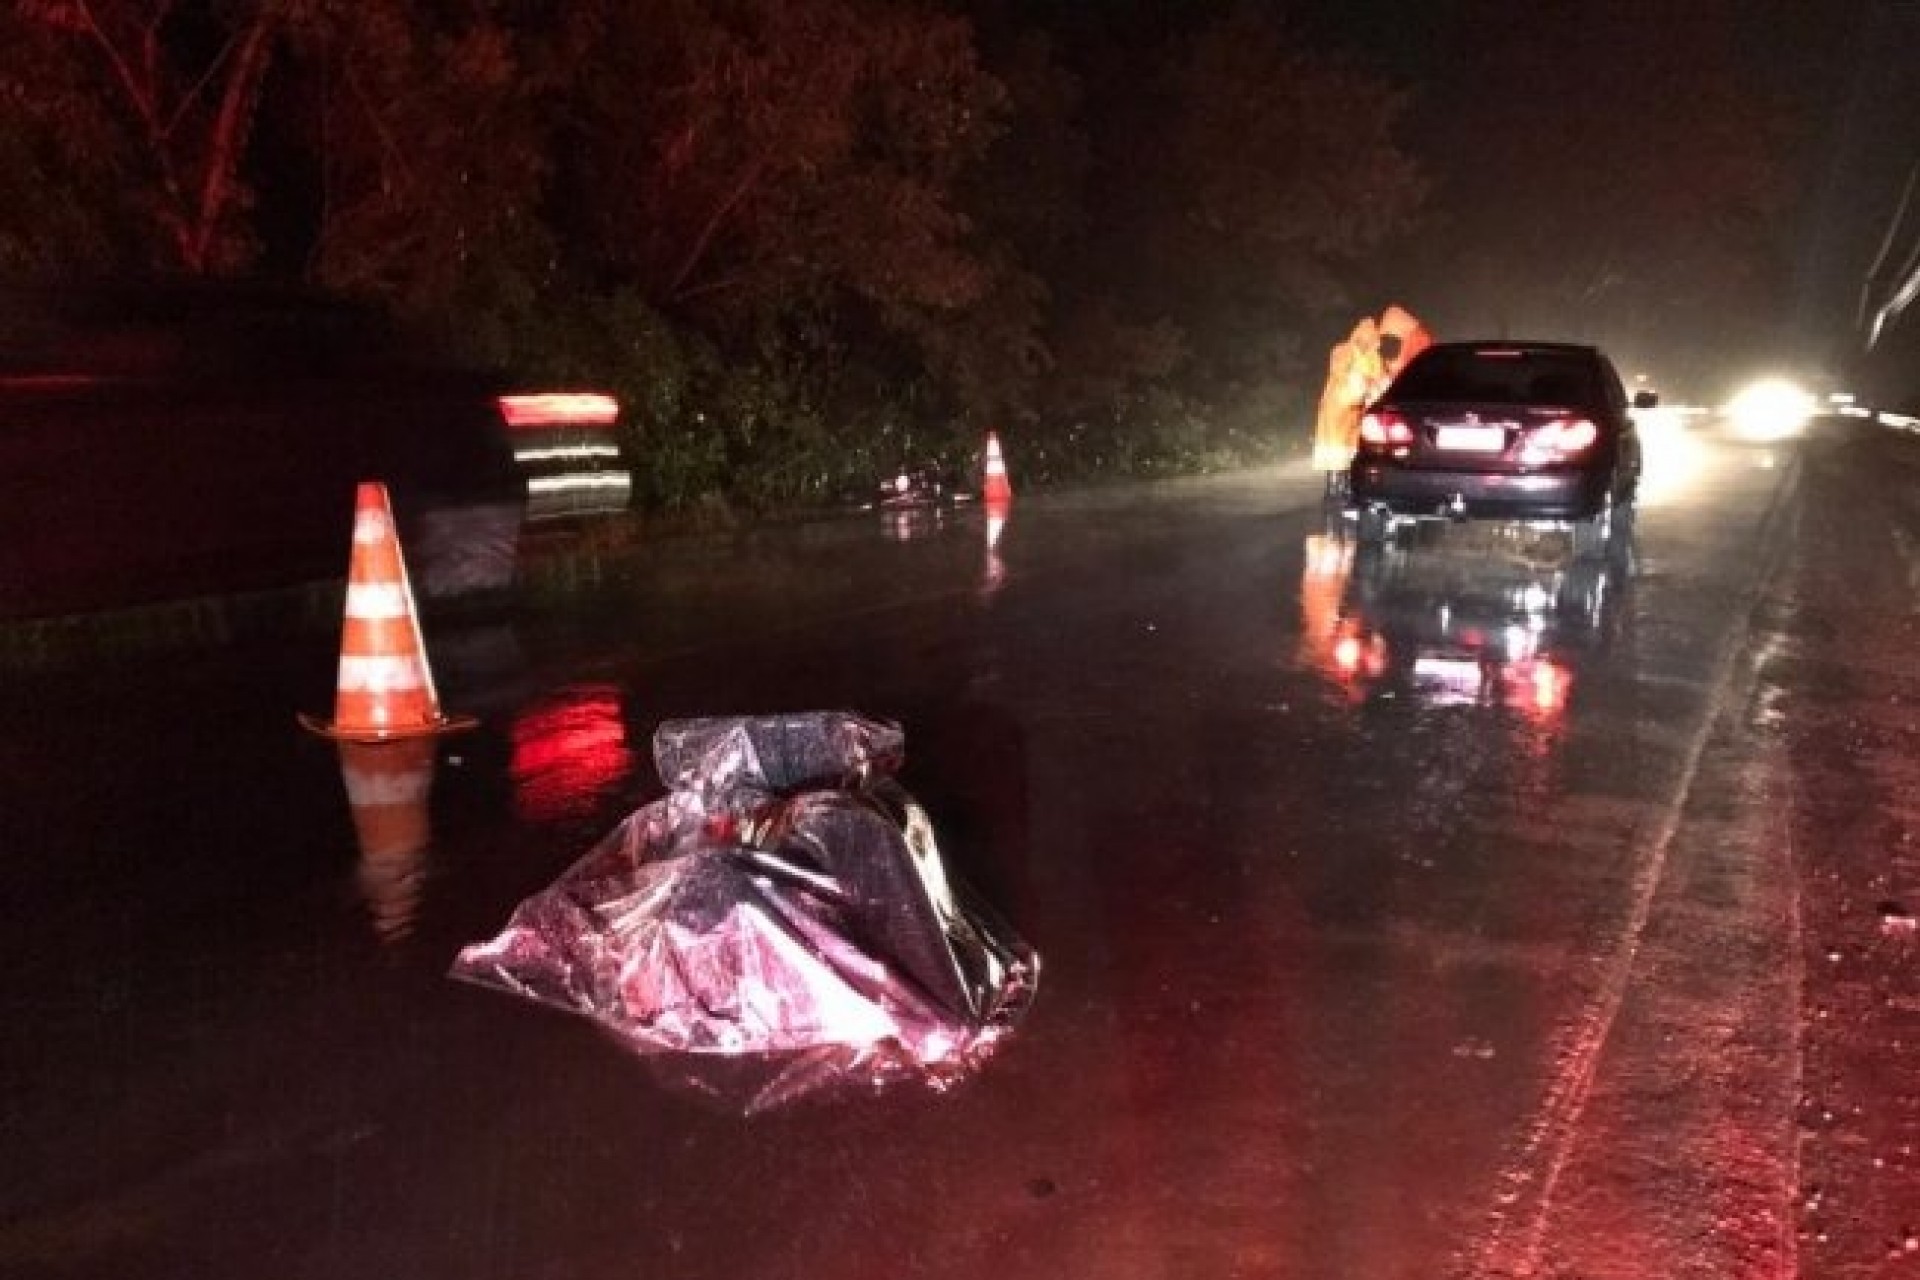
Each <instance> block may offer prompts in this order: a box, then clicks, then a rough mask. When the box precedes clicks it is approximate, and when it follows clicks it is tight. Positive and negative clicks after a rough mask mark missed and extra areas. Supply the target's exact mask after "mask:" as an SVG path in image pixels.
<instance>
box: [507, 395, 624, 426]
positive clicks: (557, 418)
mask: <svg viewBox="0 0 1920 1280" xmlns="http://www.w3.org/2000/svg"><path fill="white" fill-rule="evenodd" d="M499 405H500V416H501V417H503V418H505V419H506V420H507V425H508V426H510V427H604V426H609V425H611V424H612V423H613V421H614V419H616V418H618V417H619V416H620V402H619V401H618V400H615V399H614V398H613V397H612V396H609V395H603V394H602V393H600V392H598V391H547V392H541V393H539V394H537V395H518V396H501V397H500V399H499Z"/></svg>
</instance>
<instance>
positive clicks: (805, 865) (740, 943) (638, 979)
mask: <svg viewBox="0 0 1920 1280" xmlns="http://www.w3.org/2000/svg"><path fill="white" fill-rule="evenodd" d="M903 748H904V735H903V734H902V732H901V730H900V729H899V727H898V726H896V725H892V724H888V723H883V722H880V721H875V720H870V719H866V718H864V717H861V716H858V715H854V714H851V713H846V712H810V713H805V714H799V715H791V716H765V717H743V718H720V719H700V720H681V721H669V722H668V723H666V724H663V725H661V726H660V728H659V730H658V731H657V732H656V733H655V735H654V763H655V765H656V767H657V768H658V769H659V772H660V777H661V780H662V781H663V782H665V783H666V784H667V786H668V787H669V788H670V793H669V794H668V795H667V796H666V798H664V799H661V800H658V801H655V802H653V803H651V804H648V805H646V806H644V807H642V808H641V809H639V810H638V811H637V812H635V813H634V814H632V815H631V816H629V817H628V818H627V819H626V820H625V821H624V822H622V823H621V824H620V825H619V826H618V827H617V828H615V829H614V831H613V832H612V833H611V834H609V835H608V836H607V837H606V838H605V839H604V840H603V841H602V842H601V843H600V844H599V845H598V846H596V847H595V848H594V849H593V850H592V851H591V852H590V853H588V854H587V856H586V857H584V858H583V859H581V860H580V861H579V862H578V863H576V864H575V865H574V866H573V867H572V868H570V869H569V870H568V871H567V872H565V873H564V874H563V875H562V876H561V877H560V878H559V880H557V881H556V882H555V883H554V884H553V885H551V886H549V887H548V888H547V889H545V890H543V891H541V892H540V893H538V894H536V895H534V896H533V897H531V898H529V899H527V900H526V901H525V902H523V903H521V904H520V906H519V907H518V908H517V909H516V910H515V911H514V913H513V916H512V919H511V920H510V922H509V923H508V925H507V928H506V929H505V931H504V932H502V933H501V934H500V935H499V936H498V937H497V938H495V939H493V940H492V941H490V942H486V943H481V944H477V945H474V946H470V947H468V948H466V949H465V950H463V951H462V952H461V953H460V955H459V957H458V958H457V959H456V961H455V963H454V966H453V976H455V977H456V978H461V979H464V980H467V981H471V982H476V983H479V984H482V985H487V986H493V987H497V988H501V989H504V990H507V991H510V992H513V993H515V994H518V995H521V996H524V997H527V998H529V999H532V1000H536V1001H540V1002H543V1003H547V1004H553V1005H558V1006H559V1007H561V1008H565V1009H568V1010H571V1011H573V1012H576V1013H580V1014H584V1015H586V1016H587V1017H589V1018H591V1019H592V1020H594V1021H595V1022H596V1023H597V1024H599V1025H600V1026H601V1027H603V1028H605V1029H606V1030H608V1031H610V1032H612V1033H613V1034H614V1035H615V1037H616V1038H618V1039H619V1040H620V1041H621V1042H623V1043H624V1044H626V1045H627V1046H628V1047H630V1048H632V1049H634V1050H635V1051H637V1052H639V1053H642V1054H645V1055H648V1056H649V1058H650V1060H651V1061H653V1063H654V1065H655V1066H656V1067H658V1068H660V1069H661V1072H662V1074H663V1076H664V1077H665V1078H666V1079H667V1081H668V1082H669V1083H671V1084H676V1085H682V1086H685V1087H687V1088H690V1089H692V1090H694V1091H697V1092H700V1093H704V1094H707V1095H709V1096H718V1097H720V1098H721V1099H722V1100H723V1101H727V1102H733V1103H738V1104H740V1105H741V1107H742V1109H743V1110H745V1111H747V1112H755V1111H760V1110H764V1109H766V1108H768V1107H771V1106H776V1105H779V1104H781V1103H784V1102H787V1101H790V1100H792V1099H794V1098H796V1097H799V1096H801V1095H803V1094H808V1093H812V1092H814V1091H815V1090H816V1089H819V1088H821V1087H823V1086H828V1085H833V1084H837V1083H844V1082H848V1081H856V1082H861V1083H866V1084H872V1085H880V1084H884V1083H886V1082H888V1081H890V1080H892V1079H895V1078H898V1077H903V1076H908V1077H914V1076H917V1077H918V1078H920V1079H922V1080H924V1081H926V1082H927V1083H928V1084H931V1085H933V1086H935V1087H944V1086H945V1085H947V1084H950V1083H952V1082H953V1081H955V1080H957V1079H959V1078H960V1077H962V1076H963V1075H965V1074H967V1073H968V1072H970V1071H971V1070H972V1069H973V1068H974V1067H976V1066H977V1065H978V1064H979V1063H980V1062H981V1061H982V1060H984V1058H985V1056H986V1055H987V1054H988V1053H989V1052H990V1051H991V1050H992V1049H993V1048H994V1046H995V1045H996V1044H997V1043H998V1042H999V1040H1000V1039H1002V1038H1003V1037H1004V1036H1005V1035H1006V1033H1007V1032H1008V1031H1009V1030H1011V1029H1012V1027H1013V1025H1014V1023H1015V1022H1016V1021H1017V1020H1018V1019H1019V1017H1020V1016H1021V1015H1022V1014H1023V1013H1024V1012H1025V1010H1026V1007H1027V1006H1028V1004H1029V1003H1030V1002H1031V1000H1032V997H1033V994H1034V990H1035V985H1036V983H1037V980H1038V976H1039V957H1038V956H1037V955H1036V954H1035V953H1034V952H1033V951H1032V950H1030V949H1029V948H1028V947H1027V946H1026V945H1025V944H1024V943H1023V942H1021V941H1020V940H1019V939H1018V938H1017V937H1015V936H1014V935H1013V934H1012V932H1011V931H1010V930H1008V929H1007V928H1006V927H1005V926H1004V925H1001V924H1000V923H999V922H998V921H996V920H994V919H993V918H992V917H991V915H990V914H989V913H987V912H986V911H985V909H984V908H982V907H980V906H979V905H977V904H975V903H973V902H972V901H970V900H969V899H967V897H966V896H965V895H964V894H963V893H962V892H961V891H960V890H959V889H958V888H957V887H956V886H955V885H954V884H953V883H952V882H951V881H950V880H949V878H948V876H947V872H946V868H945V866H944V863H943V862H942V859H941V856H940V852H939V849H938V847H937V845H936V843H935V840H934V833H933V828H932V825H931V823H930V822H929V821H928V818H927V815H926V813H925V812H924V811H923V810H922V809H921V808H920V807H919V805H918V804H917V803H915V801H914V800H913V798H912V797H911V796H909V795H908V794H907V792H906V791H905V790H904V789H903V788H902V787H901V786H900V785H899V783H898V782H896V781H895V780H894V777H893V775H894V773H895V771H896V770H897V769H898V767H899V765H900V762H901V759H902V756H903Z"/></svg>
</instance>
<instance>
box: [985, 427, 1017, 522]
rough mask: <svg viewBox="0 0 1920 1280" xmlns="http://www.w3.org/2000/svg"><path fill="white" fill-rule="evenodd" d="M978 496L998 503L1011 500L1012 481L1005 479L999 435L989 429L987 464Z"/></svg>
mask: <svg viewBox="0 0 1920 1280" xmlns="http://www.w3.org/2000/svg"><path fill="white" fill-rule="evenodd" d="M980 497H981V499H982V500H983V501H985V502H992V503H998V504H1000V505H1005V504H1007V503H1010V502H1012V501H1013V482H1012V481H1010V480H1008V479H1007V460H1006V459H1005V458H1004V457H1002V456H1001V454H1000V437H999V436H998V435H996V434H995V433H993V432H991V431H989V432H987V465H986V474H985V475H984V476H983V477H982V478H981V481H980Z"/></svg>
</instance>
